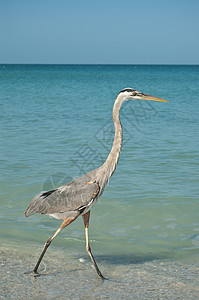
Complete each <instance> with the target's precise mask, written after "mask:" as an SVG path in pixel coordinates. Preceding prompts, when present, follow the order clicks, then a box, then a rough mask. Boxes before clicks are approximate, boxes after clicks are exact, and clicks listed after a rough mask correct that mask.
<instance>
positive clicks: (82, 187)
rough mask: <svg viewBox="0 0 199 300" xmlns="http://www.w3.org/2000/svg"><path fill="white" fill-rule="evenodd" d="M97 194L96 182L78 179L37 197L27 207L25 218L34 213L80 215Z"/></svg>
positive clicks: (97, 185)
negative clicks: (75, 212) (75, 213)
mask: <svg viewBox="0 0 199 300" xmlns="http://www.w3.org/2000/svg"><path fill="white" fill-rule="evenodd" d="M82 179H83V180H82ZM98 193H99V184H98V183H97V182H89V181H88V178H78V179H76V180H74V181H72V182H70V183H68V184H65V185H63V186H61V187H59V188H57V189H55V190H51V191H48V192H42V193H40V194H39V195H37V196H36V197H35V198H34V199H33V200H32V201H31V202H30V204H29V206H28V207H27V209H26V211H25V216H26V217H29V216H31V215H32V214H34V213H40V214H56V213H65V212H70V211H71V212H72V211H78V212H79V213H82V212H83V210H84V209H85V208H86V207H87V206H88V205H90V203H91V201H92V199H94V198H95V197H96V196H97V194H98Z"/></svg>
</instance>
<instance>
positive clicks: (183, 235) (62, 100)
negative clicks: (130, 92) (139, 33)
mask: <svg viewBox="0 0 199 300" xmlns="http://www.w3.org/2000/svg"><path fill="white" fill-rule="evenodd" d="M0 81H1V84H0V123H1V126H0V161H1V163H0V166H1V173H0V186H1V188H0V205H1V206H0V207H1V209H0V253H1V264H0V268H1V271H0V274H1V275H0V276H1V277H0V278H1V284H0V286H1V287H2V293H1V296H0V298H1V297H3V298H6V297H7V298H9V296H10V299H11V298H13V299H27V298H30V299H34V297H35V299H36V297H37V299H38V298H44V299H85V297H88V298H90V299H102V298H106V299H151V298H153V299H159V298H161V297H162V298H161V299H168V298H170V299H177V296H179V299H196V295H198V292H199V279H198V273H199V263H198V261H199V137H198V128H199V66H198V65H0ZM127 87H132V88H135V89H137V90H139V91H141V92H144V93H147V94H151V95H154V96H157V97H161V98H164V99H167V100H168V103H158V102H153V101H138V100H137V101H128V102H126V103H124V105H123V107H122V109H121V112H120V119H121V123H122V126H123V146H122V152H121V157H120V160H119V164H118V166H117V169H116V171H115V173H114V175H113V177H112V178H111V179H110V181H109V183H108V185H107V186H106V188H105V190H104V193H103V195H102V197H101V198H100V200H99V201H98V203H97V204H96V205H95V206H94V207H93V208H92V211H91V219H90V226H89V236H90V244H91V248H92V250H93V254H94V256H95V258H96V260H97V263H98V266H99V268H100V270H101V272H102V273H103V275H104V276H105V277H108V278H109V280H107V281H105V282H104V283H101V281H100V279H98V278H97V275H96V274H95V270H94V269H93V268H92V263H91V261H90V258H89V257H88V255H87V252H86V250H85V237H84V226H83V222H82V218H81V217H80V218H79V219H77V220H76V221H75V222H74V223H72V224H71V225H70V226H68V227H67V228H65V229H64V230H63V231H62V232H61V233H60V234H59V235H58V236H57V237H56V239H55V240H54V241H53V242H52V244H51V246H50V247H49V249H48V251H47V253H46V255H45V257H44V259H43V261H42V263H41V268H40V270H41V273H42V272H43V274H44V275H45V276H40V277H38V278H34V277H33V276H32V275H24V272H26V271H29V270H31V269H33V267H34V265H35V263H36V261H37V259H38V257H39V255H40V253H41V251H42V248H43V245H44V243H45V242H46V240H47V239H48V238H49V237H50V236H51V235H53V234H54V232H55V231H56V230H57V229H58V227H59V226H60V224H61V221H59V220H56V219H52V218H49V217H48V216H45V215H39V214H35V215H33V216H31V217H30V218H25V216H24V211H25V209H26V207H27V206H28V204H29V202H30V201H31V199H32V198H33V197H34V196H35V195H36V194H38V193H39V192H40V191H44V190H51V189H54V188H56V187H58V186H60V185H62V184H64V183H67V182H70V181H71V180H72V179H74V178H76V177H79V176H81V175H83V174H85V173H86V172H88V171H90V170H92V169H94V168H97V167H98V166H100V165H101V164H102V163H103V162H104V161H105V160H106V157H107V155H108V153H109V151H110V149H111V146H112V142H113V137H114V126H113V121H112V107H113V103H114V100H115V99H116V97H117V94H118V93H119V92H120V91H121V90H122V89H123V88H127ZM63 278H64V279H63ZM52 281H53V284H52ZM77 282H78V286H77ZM10 286H11V287H10ZM49 286H50V288H49ZM85 286H87V288H86V287H85ZM66 292H67V293H68V294H67V295H68V296H67V297H68V298H67V297H66V296H64V295H66ZM64 297H65V298H64ZM92 297H93V298H92ZM158 297H159V298H158ZM166 297H168V298H166ZM172 297H173V298H172Z"/></svg>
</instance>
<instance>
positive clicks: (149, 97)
mask: <svg viewBox="0 0 199 300" xmlns="http://www.w3.org/2000/svg"><path fill="white" fill-rule="evenodd" d="M140 100H152V101H160V102H168V101H167V100H165V99H162V98H159V97H154V96H151V95H142V96H140Z"/></svg>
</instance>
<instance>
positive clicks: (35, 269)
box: [33, 218, 76, 274]
mask: <svg viewBox="0 0 199 300" xmlns="http://www.w3.org/2000/svg"><path fill="white" fill-rule="evenodd" d="M75 219H76V218H68V219H66V220H64V221H63V223H62V224H61V226H60V227H59V229H57V231H56V232H55V233H54V234H53V236H51V237H50V238H49V239H48V240H47V242H46V243H45V245H44V248H43V250H42V253H41V255H40V257H39V259H38V262H37V263H36V266H35V267H34V270H33V273H35V274H38V272H37V270H38V268H39V265H40V263H41V261H42V258H43V257H44V254H45V253H46V250H47V249H48V247H49V246H50V244H51V242H52V240H53V239H54V238H55V237H56V236H57V235H58V233H60V231H61V230H62V229H63V228H65V227H66V226H68V225H69V224H70V223H72V222H73V221H74V220H75Z"/></svg>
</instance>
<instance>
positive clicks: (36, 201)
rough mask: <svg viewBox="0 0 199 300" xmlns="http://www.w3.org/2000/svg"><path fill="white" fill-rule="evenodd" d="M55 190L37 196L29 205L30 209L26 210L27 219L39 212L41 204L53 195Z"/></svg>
mask: <svg viewBox="0 0 199 300" xmlns="http://www.w3.org/2000/svg"><path fill="white" fill-rule="evenodd" d="M54 191H55V190H51V191H48V192H41V193H39V194H38V195H36V196H35V197H34V198H33V199H32V201H31V202H30V203H29V205H28V207H27V208H26V211H25V212H24V215H25V216H26V218H28V217H30V216H32V215H33V214H34V213H36V212H37V209H38V206H39V203H40V201H41V200H43V199H45V198H46V197H48V196H49V195H51V194H52V193H53V192H54Z"/></svg>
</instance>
